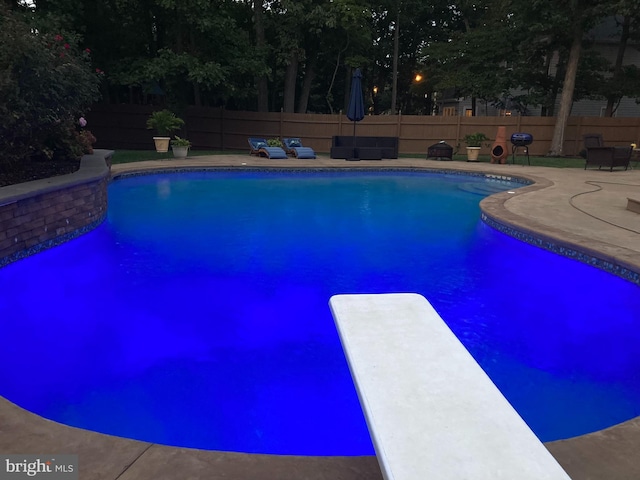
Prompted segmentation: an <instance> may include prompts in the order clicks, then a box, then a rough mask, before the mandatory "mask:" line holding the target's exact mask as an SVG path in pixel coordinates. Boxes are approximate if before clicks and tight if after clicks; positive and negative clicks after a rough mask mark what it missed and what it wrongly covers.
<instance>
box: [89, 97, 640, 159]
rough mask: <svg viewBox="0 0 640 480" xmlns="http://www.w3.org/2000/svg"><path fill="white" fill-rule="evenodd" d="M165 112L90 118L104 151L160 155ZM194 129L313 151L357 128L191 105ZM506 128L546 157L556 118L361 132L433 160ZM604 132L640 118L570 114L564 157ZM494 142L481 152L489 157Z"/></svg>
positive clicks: (207, 144)
mask: <svg viewBox="0 0 640 480" xmlns="http://www.w3.org/2000/svg"><path fill="white" fill-rule="evenodd" d="M157 109H158V107H153V106H148V105H108V104H96V105H94V106H93V109H92V111H91V112H90V113H89V115H87V119H88V121H89V125H88V127H87V128H89V129H90V130H91V131H92V132H93V134H94V135H95V136H96V137H97V139H98V142H97V145H96V146H97V147H98V148H109V149H115V150H117V149H141V150H146V149H150V150H152V149H153V148H154V147H153V140H152V136H153V134H154V133H153V132H152V131H150V130H147V128H146V121H147V118H148V116H149V114H150V113H151V112H152V111H153V110H157ZM178 115H179V116H180V117H182V118H183V119H184V120H185V122H186V125H185V127H184V129H183V131H182V132H178V135H180V136H185V137H186V138H188V139H189V140H191V142H192V144H193V147H194V148H197V149H209V150H247V151H248V143H247V138H248V137H265V138H284V137H300V138H301V139H302V141H303V143H304V145H305V146H309V147H312V148H313V149H314V150H316V151H318V152H329V150H330V148H331V138H332V137H333V136H334V135H352V134H353V127H354V125H353V123H352V122H350V121H349V120H348V119H347V117H346V116H345V115H344V114H333V115H328V114H327V115H325V114H298V113H282V112H281V113H278V112H269V113H263V112H239V111H232V110H225V109H222V108H208V107H188V108H187V109H186V110H185V111H184V112H181V113H178ZM499 126H505V127H506V129H507V138H509V137H510V136H511V134H512V133H515V132H526V133H530V134H531V135H533V139H534V140H533V143H532V144H531V145H530V147H529V152H530V154H531V155H546V154H547V153H548V151H549V147H550V145H551V139H552V137H553V129H554V126H555V118H554V117H520V116H511V117H432V116H422V115H375V116H373V115H372V116H367V117H365V119H364V120H362V121H361V122H358V123H357V124H356V127H355V130H356V135H361V136H369V137H374V136H381V137H398V138H399V142H400V143H399V152H400V153H401V154H415V155H426V152H427V147H429V146H430V145H432V144H434V143H437V142H439V141H441V140H444V141H445V142H447V143H448V144H449V145H451V146H453V147H454V151H455V149H456V148H457V147H458V146H459V147H460V153H463V152H464V147H465V145H464V143H462V141H461V139H462V138H463V137H464V136H465V135H466V134H468V133H475V132H483V133H485V134H486V135H487V136H488V137H489V138H491V139H493V138H495V135H496V132H497V129H498V127H499ZM586 133H600V134H602V135H603V137H604V140H605V142H606V144H607V145H629V144H631V143H640V118H628V117H626V118H601V117H569V121H568V124H567V128H566V130H565V139H564V154H565V155H577V154H578V152H579V151H580V150H581V149H582V148H583V147H582V135H584V134H586ZM490 143H491V141H489V142H487V145H485V146H484V147H483V150H482V152H481V153H483V154H489V148H490Z"/></svg>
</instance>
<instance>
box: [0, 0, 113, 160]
mask: <svg viewBox="0 0 640 480" xmlns="http://www.w3.org/2000/svg"><path fill="white" fill-rule="evenodd" d="M35 21H36V20H34V19H33V18H31V17H23V16H22V14H20V13H16V12H12V11H11V10H10V9H8V8H7V7H6V6H4V4H0V36H1V37H2V38H0V118H2V122H0V151H2V152H3V153H2V156H0V162H4V163H10V164H13V163H17V162H21V161H25V160H28V159H30V158H37V159H48V158H55V159H65V158H72V157H75V156H77V155H78V151H85V150H86V147H87V143H89V147H90V146H91V142H90V138H94V137H93V136H92V135H91V137H89V135H90V132H89V133H88V134H87V133H86V132H85V133H82V132H79V131H77V128H76V126H77V122H78V118H80V117H81V115H82V114H83V112H85V111H86V110H87V109H88V108H89V106H90V105H91V104H92V103H93V102H94V101H95V100H96V99H97V98H98V86H99V82H100V76H101V74H99V73H96V72H95V70H94V68H92V67H91V56H90V53H91V52H90V50H89V49H85V50H81V49H80V48H78V42H77V39H76V37H74V36H73V35H71V34H66V33H63V32H47V31H46V29H45V28H42V29H40V28H38V27H39V26H38V25H35V24H34V22H35ZM94 141H95V138H94Z"/></svg>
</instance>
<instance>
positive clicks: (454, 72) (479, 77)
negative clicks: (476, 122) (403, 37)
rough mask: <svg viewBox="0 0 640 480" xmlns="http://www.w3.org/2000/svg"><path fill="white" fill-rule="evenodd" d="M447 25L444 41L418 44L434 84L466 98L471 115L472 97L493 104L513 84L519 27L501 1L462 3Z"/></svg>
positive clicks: (519, 36) (440, 88)
mask: <svg viewBox="0 0 640 480" xmlns="http://www.w3.org/2000/svg"><path fill="white" fill-rule="evenodd" d="M450 25H451V30H450V31H449V34H448V38H447V39H446V40H444V41H439V42H434V43H429V44H428V45H426V46H425V47H424V48H423V49H422V55H423V63H424V65H425V68H426V70H427V71H429V72H430V74H431V76H432V77H433V82H434V87H436V88H437V89H439V90H445V89H449V90H453V91H455V92H457V95H458V96H466V97H471V98H472V105H473V106H472V111H473V114H475V111H476V108H475V99H476V98H480V99H482V100H484V101H485V102H487V103H489V102H491V103H496V102H499V101H500V99H501V98H503V97H504V96H505V95H507V93H508V92H509V91H510V89H512V88H514V87H515V86H516V84H515V81H514V75H513V70H514V69H513V67H514V62H515V61H516V59H517V58H516V57H515V56H514V54H513V52H514V51H516V50H517V45H518V43H519V40H520V39H521V35H520V34H519V32H520V31H519V30H518V29H517V28H515V24H514V23H513V21H512V19H511V17H510V11H509V9H508V5H507V4H506V3H504V2H494V3H493V4H492V5H491V6H489V5H488V4H483V3H482V2H461V5H460V7H459V9H454V10H453V18H452V21H451V23H450Z"/></svg>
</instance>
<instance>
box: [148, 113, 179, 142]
mask: <svg viewBox="0 0 640 480" xmlns="http://www.w3.org/2000/svg"><path fill="white" fill-rule="evenodd" d="M183 125H184V120H182V119H181V118H178V117H177V116H176V114H175V113H173V112H172V111H170V110H167V109H165V110H156V111H155V112H153V113H152V114H151V115H150V116H149V118H148V119H147V128H148V129H149V130H155V131H156V132H157V133H158V136H160V137H168V136H169V135H170V134H171V132H173V131H175V130H180V128H181V127H182V126H183Z"/></svg>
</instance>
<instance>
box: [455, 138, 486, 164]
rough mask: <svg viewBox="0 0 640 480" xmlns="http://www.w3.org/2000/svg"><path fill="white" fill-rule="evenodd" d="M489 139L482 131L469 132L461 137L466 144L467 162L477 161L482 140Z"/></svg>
mask: <svg viewBox="0 0 640 480" xmlns="http://www.w3.org/2000/svg"><path fill="white" fill-rule="evenodd" d="M487 140H489V137H487V136H486V135H485V134H484V133H482V132H476V133H469V134H467V135H465V136H464V138H463V139H462V141H463V142H465V143H466V144H467V162H477V161H478V155H479V154H480V148H481V147H482V142H486V141H487Z"/></svg>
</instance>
